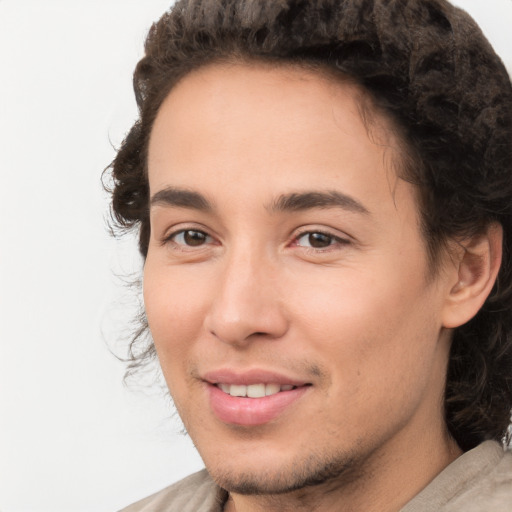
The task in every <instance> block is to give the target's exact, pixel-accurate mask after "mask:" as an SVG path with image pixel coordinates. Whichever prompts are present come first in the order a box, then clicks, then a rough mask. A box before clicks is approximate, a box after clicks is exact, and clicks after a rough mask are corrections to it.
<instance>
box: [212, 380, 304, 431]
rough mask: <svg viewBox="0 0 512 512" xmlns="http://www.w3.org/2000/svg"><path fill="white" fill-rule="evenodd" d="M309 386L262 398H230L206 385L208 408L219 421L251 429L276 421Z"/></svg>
mask: <svg viewBox="0 0 512 512" xmlns="http://www.w3.org/2000/svg"><path fill="white" fill-rule="evenodd" d="M309 388H310V386H300V387H298V388H295V389H291V390H290V391H281V392H279V393H276V394H275V395H270V396H264V397H262V398H246V397H236V396H231V395H229V394H227V393H224V391H222V390H220V389H219V388H218V387H217V386H214V385H212V384H209V385H208V390H209V394H210V406H211V408H212V410H213V413H214V414H215V416H217V418H219V420H220V421H222V422H224V423H230V424H232V425H242V426H245V427H252V426H257V425H264V424H265V423H268V422H269V421H272V420H274V419H276V418H277V417H278V416H280V415H281V414H282V413H283V412H284V411H285V410H286V409H288V407H290V406H291V405H292V404H293V403H294V402H296V401H297V400H298V399H299V398H301V397H302V395H304V393H306V391H307V390H308V389H309Z"/></svg>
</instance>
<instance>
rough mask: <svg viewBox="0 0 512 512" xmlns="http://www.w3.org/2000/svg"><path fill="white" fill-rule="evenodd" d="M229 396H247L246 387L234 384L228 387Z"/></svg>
mask: <svg viewBox="0 0 512 512" xmlns="http://www.w3.org/2000/svg"><path fill="white" fill-rule="evenodd" d="M229 394H230V395H231V396H247V386H243V385H241V386H237V385H235V384H232V385H231V386H230V387H229Z"/></svg>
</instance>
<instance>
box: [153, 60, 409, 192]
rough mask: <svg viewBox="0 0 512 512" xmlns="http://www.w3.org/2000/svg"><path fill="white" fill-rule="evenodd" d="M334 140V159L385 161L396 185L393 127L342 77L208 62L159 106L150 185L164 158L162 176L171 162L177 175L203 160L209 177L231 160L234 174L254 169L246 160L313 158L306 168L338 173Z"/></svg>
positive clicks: (273, 162)
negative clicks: (182, 168) (339, 151)
mask: <svg viewBox="0 0 512 512" xmlns="http://www.w3.org/2000/svg"><path fill="white" fill-rule="evenodd" d="M363 117H364V122H363ZM340 142H343V144H342V145H343V146H344V148H343V151H342V153H344V154H340V155H338V159H346V157H350V158H351V159H354V158H355V159H358V160H359V161H360V163H361V164H363V165H364V164H365V163H366V164H367V165H375V164H376V162H375V161H373V162H370V161H371V160H372V158H373V159H374V160H375V157H376V158H378V159H379V160H380V161H379V163H382V161H383V160H384V164H385V166H386V174H387V177H388V178H390V179H391V180H392V181H394V179H395V178H396V172H395V168H396V166H395V164H396V163H397V162H399V161H400V157H399V149H398V147H399V144H398V140H397V138H396V137H395V131H394V129H393V126H392V123H391V122H390V121H389V120H388V119H386V118H385V117H384V116H383V115H381V114H380V113H378V112H377V111H376V110H375V109H374V107H373V105H372V102H371V100H370V98H369V97H367V95H365V93H364V92H363V91H362V90H361V89H360V88H359V87H358V86H356V85H355V84H354V83H352V82H350V81H349V80H348V79H345V78H344V77H341V76H340V77H338V78H334V76H333V75H332V73H328V72H325V71H323V70H312V69H307V68H304V67H299V66H295V65H284V66H283V65H279V66H277V65H273V64H265V63H251V64H247V63H245V64H241V63H232V64H212V65H209V66H206V67H203V68H199V69H198V70H196V71H193V72H191V73H190V74H188V75H186V76H185V77H184V78H183V79H182V80H181V81H180V82H179V83H178V84H177V85H176V86H175V87H174V88H173V89H172V90H171V92H170V94H169V95H168V97H167V98H166V100H165V101H164V102H163V104H162V106H161V107H160V110H159V112H158V115H157V118H156V121H155V123H154V126H153V130H152V133H151V137H150V144H149V157H148V168H149V170H150V178H152V179H150V181H152V182H153V183H154V182H155V181H156V180H158V178H159V176H158V175H159V172H158V170H159V169H161V168H162V166H161V165H160V164H161V163H162V162H163V161H164V160H165V162H166V165H165V167H166V168H167V170H168V166H169V165H173V164H176V165H175V166H174V169H175V170H176V171H178V170H179V165H178V164H181V163H182V162H184V161H186V162H187V164H192V163H193V160H194V157H195V156H196V157H198V159H199V158H200V157H201V156H206V155H209V156H208V160H209V161H208V163H207V164H206V165H205V164H204V163H203V164H202V166H203V170H204V172H205V173H208V174H211V173H212V172H217V173H219V172H221V171H222V169H221V168H219V166H223V168H224V166H225V165H226V160H228V159H229V160H231V161H234V160H236V158H237V156H242V158H243V164H242V165H241V167H240V171H241V170H242V168H248V167H250V166H252V167H254V170H255V171H258V165H257V164H256V165H253V164H255V162H253V161H251V160H250V159H251V157H256V158H257V161H258V163H259V167H260V169H259V170H260V171H261V170H262V169H263V168H264V167H265V168H268V167H269V166H270V167H272V168H275V171H276V172H283V164H285V163H286V162H287V161H289V160H292V159H295V160H298V159H303V161H304V163H305V165H308V164H309V165H311V160H315V165H313V166H312V167H314V168H315V169H312V170H317V169H319V168H326V169H328V168H331V167H333V166H336V165H338V169H339V171H340V172H341V171H343V170H344V168H345V167H346V166H345V165H343V163H342V162H339V161H338V162H333V158H335V151H332V149H334V148H338V149H340ZM375 149H377V151H375ZM347 150H349V151H348V153H350V154H346V153H347ZM377 153H378V155H377ZM217 162H218V163H219V165H217ZM339 164H341V165H339ZM293 165H296V163H295V164H293ZM177 177H178V176H177V175H176V176H175V178H177ZM295 179H296V180H299V179H300V176H299V173H297V175H296V176H295Z"/></svg>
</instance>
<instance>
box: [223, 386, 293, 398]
mask: <svg viewBox="0 0 512 512" xmlns="http://www.w3.org/2000/svg"><path fill="white" fill-rule="evenodd" d="M216 386H217V387H218V388H219V389H221V390H222V391H223V392H224V393H226V394H228V395H231V396H236V397H247V398H263V397H265V396H272V395H276V394H277V393H280V392H281V391H291V390H292V389H294V388H295V387H296V386H293V385H292V384H262V383H259V384H249V385H247V386H246V385H243V384H225V383H218V384H216Z"/></svg>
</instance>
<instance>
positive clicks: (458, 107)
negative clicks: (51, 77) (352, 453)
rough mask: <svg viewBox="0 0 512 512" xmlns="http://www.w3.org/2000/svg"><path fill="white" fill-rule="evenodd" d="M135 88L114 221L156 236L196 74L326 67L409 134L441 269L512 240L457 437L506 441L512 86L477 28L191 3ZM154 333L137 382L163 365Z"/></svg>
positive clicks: (454, 430) (290, 1)
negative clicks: (459, 243) (157, 179)
mask: <svg viewBox="0 0 512 512" xmlns="http://www.w3.org/2000/svg"><path fill="white" fill-rule="evenodd" d="M145 51H146V52H145V56H144V58H143V59H142V60H141V61H140V62H139V64H138V66H137V68H136V70H135V75H134V88H135V95H136V99H137V104H138V106H139V113H140V117H139V120H138V121H137V122H136V123H135V124H134V126H133V127H132V129H131V130H130V132H129V133H128V135H127V137H126V139H125V140H124V142H123V143H122V145H121V147H120V149H119V152H118V154H117V157H116V158H115V160H114V162H113V163H112V164H111V174H112V178H113V188H112V211H113V216H114V220H115V222H117V224H118V226H121V227H122V228H126V229H129V228H132V227H136V228H138V229H139V230H140V233H139V248H140V251H141V253H142V255H143V256H144V257H145V255H146V253H147V248H148V240H149V233H150V225H149V217H148V214H149V212H148V181H147V174H146V152H147V147H148V139H149V135H150V132H151V128H152V125H153V121H154V119H155V117H156V114H157V112H158V109H159V107H160V105H161V104H162V101H163V100H164V98H165V97H166V96H167V94H168V93H169V91H170V90H171V89H172V87H173V86H174V85H175V84H176V83H177V82H178V81H179V80H180V79H181V78H182V77H183V76H185V75H186V74H187V73H189V72H190V71H192V70H194V69H197V68H198V67H200V66H203V65H206V64H209V63H212V62H218V61H223V60H228V61H233V60H240V59H241V60H245V61H254V60H256V61H258V60H259V61H265V62H273V63H275V64H276V65H279V63H292V64H293V63H295V64H297V65H305V66H317V67H321V68H322V69H325V70H331V71H332V72H333V73H339V75H340V77H350V78H351V79H352V80H354V81H356V82H357V83H358V84H359V85H360V86H361V87H362V89H363V90H364V91H366V93H367V94H369V96H370V97H371V98H372V101H373V103H374V104H375V105H376V106H377V108H378V109H379V110H380V111H383V112H385V114H386V115H387V116H388V117H389V118H390V119H391V120H392V121H393V123H394V124H395V126H397V127H398V130H399V132H400V135H401V137H402V139H403V141H404V145H405V146H406V149H405V150H404V152H403V153H404V155H403V157H404V158H403V162H402V164H403V165H402V167H403V178H404V179H407V180H409V181H411V182H412V183H414V184H416V185H417V187H418V190H419V194H420V198H421V200H420V203H421V204H420V208H421V215H422V222H423V229H424V234H425V240H426V242H427V246H428V250H429V255H430V257H431V260H432V261H434V262H435V256H436V254H438V253H439V249H440V247H441V246H442V245H443V244H444V243H445V242H446V241H447V240H449V239H453V238H455V239H459V238H463V237H465V236H468V235H473V234H475V233H478V232H479V231H481V230H482V229H484V228H485V227H486V226H488V225H489V224H490V223H493V222H499V223H500V224H501V225H502V226H503V229H504V247H503V249H504V257H503V263H502V267H501V269H500V272H499V276H498V280H497V282H496V285H495V286H494V289H493V291H492V293H491V295H490V297H489V298H488V300H487V301H486V303H485V304H484V306H483V308H482V309H481V310H480V312H479V313H478V314H477V315H476V316H475V317H474V318H473V319H472V320H471V321H470V322H468V323H467V324H465V325H463V326H461V327H459V328H458V329H456V330H455V332H454V338H453V344H452V349H451V356H450V363H449V368H448V375H447V384H446V398H445V414H446V422H447V425H448V428H449V430H450V432H451V434H452V435H453V437H454V438H455V440H456V441H457V442H458V444H459V445H460V446H461V448H462V449H464V450H468V449H470V448H472V447H474V446H476V445H477V444H479V443H480V442H481V441H483V440H485V439H496V440H503V439H504V436H505V435H506V432H507V427H508V426H509V423H510V414H511V408H512V275H511V272H512V260H511V257H512V252H511V249H512V246H511V244H512V87H511V84H510V78H509V77H508V75H507V72H506V70H505V68H504V66H503V64H502V62H501V61H500V59H499V58H498V57H497V56H496V54H495V52H494V51H493V49H492V48H491V46H490V45H489V43H488V42H487V40H486V39H485V37H484V36H483V35H482V33H481V31H480V29H479V28H478V26H477V25H476V24H475V22H474V21H473V20H472V19H471V18H470V17H469V16H468V15H467V14H466V13H465V12H464V11H462V10H460V9H457V8H455V7H453V6H452V5H451V4H449V3H448V2H447V1H445V0H316V1H311V0H240V1H236V0H180V1H178V2H177V3H176V4H175V5H174V7H173V8H172V9H171V10H170V11H169V12H168V13H166V14H164V16H162V18H161V19H160V20H159V21H158V22H157V23H156V24H154V25H153V27H152V28H151V30H150V32H149V35H148V38H147V41H146V46H145ZM146 327H147V326H146V325H145V324H143V325H142V327H141V328H140V330H139V331H138V333H137V334H136V335H135V337H134V339H132V343H131V346H130V354H131V358H132V359H131V369H133V368H135V367H137V365H139V364H141V363H142V362H144V360H146V359H148V358H151V357H152V356H153V355H154V347H153V345H152V343H151V341H150V340H149V341H147V342H146V343H147V344H146V345H144V337H143V333H144V332H145V329H146Z"/></svg>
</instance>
